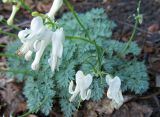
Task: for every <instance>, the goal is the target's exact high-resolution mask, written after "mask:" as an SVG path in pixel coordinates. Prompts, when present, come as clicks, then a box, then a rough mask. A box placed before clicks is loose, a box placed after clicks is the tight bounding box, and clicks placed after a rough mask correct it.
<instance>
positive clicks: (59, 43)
mask: <svg viewBox="0 0 160 117" xmlns="http://www.w3.org/2000/svg"><path fill="white" fill-rule="evenodd" d="M64 39H65V36H64V31H63V28H60V29H57V30H56V31H55V32H54V34H53V35H52V52H51V57H50V58H49V59H48V63H49V65H50V66H51V70H52V72H53V73H54V71H55V69H56V68H57V69H58V65H59V59H60V58H61V57H62V53H63V41H64Z"/></svg>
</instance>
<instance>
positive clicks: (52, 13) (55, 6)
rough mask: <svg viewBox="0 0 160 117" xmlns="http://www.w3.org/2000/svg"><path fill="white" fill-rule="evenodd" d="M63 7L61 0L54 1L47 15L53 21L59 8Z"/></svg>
mask: <svg viewBox="0 0 160 117" xmlns="http://www.w3.org/2000/svg"><path fill="white" fill-rule="evenodd" d="M62 5H63V0H54V2H53V4H52V7H51V9H50V11H49V12H48V13H47V15H48V16H49V17H50V18H51V19H54V17H55V14H56V13H57V11H58V10H59V9H60V7H61V6H62Z"/></svg>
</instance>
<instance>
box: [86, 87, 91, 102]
mask: <svg viewBox="0 0 160 117" xmlns="http://www.w3.org/2000/svg"><path fill="white" fill-rule="evenodd" d="M90 97H91V89H88V91H87V97H86V100H89V99H90Z"/></svg>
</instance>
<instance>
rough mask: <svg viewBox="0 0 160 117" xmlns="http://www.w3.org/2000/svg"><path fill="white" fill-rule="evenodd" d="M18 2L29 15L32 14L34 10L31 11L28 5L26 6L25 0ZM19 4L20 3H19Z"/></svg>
mask: <svg viewBox="0 0 160 117" xmlns="http://www.w3.org/2000/svg"><path fill="white" fill-rule="evenodd" d="M18 2H20V4H21V6H22V7H23V8H24V9H26V10H27V11H28V12H29V13H32V9H30V7H29V6H28V5H26V4H25V2H24V1H23V0H18ZM17 4H18V3H17Z"/></svg>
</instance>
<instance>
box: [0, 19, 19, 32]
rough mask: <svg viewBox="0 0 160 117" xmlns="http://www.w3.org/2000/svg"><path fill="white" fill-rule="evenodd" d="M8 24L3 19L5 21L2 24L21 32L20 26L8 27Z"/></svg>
mask: <svg viewBox="0 0 160 117" xmlns="http://www.w3.org/2000/svg"><path fill="white" fill-rule="evenodd" d="M6 22H7V20H5V19H3V20H2V21H1V23H2V24H4V25H7V26H8V27H10V28H13V29H15V30H18V31H20V30H21V28H19V27H18V26H16V25H14V24H12V25H8V24H7V23H6Z"/></svg>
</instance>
